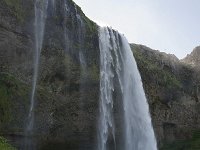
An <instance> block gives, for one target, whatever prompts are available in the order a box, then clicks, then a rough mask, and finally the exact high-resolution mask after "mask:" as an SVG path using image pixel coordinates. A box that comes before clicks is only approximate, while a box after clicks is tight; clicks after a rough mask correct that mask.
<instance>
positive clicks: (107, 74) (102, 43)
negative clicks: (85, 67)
mask: <svg viewBox="0 0 200 150" xmlns="http://www.w3.org/2000/svg"><path fill="white" fill-rule="evenodd" d="M99 47H100V104H99V107H100V118H99V127H98V130H99V132H98V134H99V135H98V150H106V149H107V145H108V143H107V142H108V136H109V134H112V136H113V140H114V143H115V130H114V119H113V97H112V96H113V90H114V87H113V78H114V74H113V71H112V65H113V59H112V57H111V45H110V35H109V30H108V29H107V28H100V29H99Z"/></svg>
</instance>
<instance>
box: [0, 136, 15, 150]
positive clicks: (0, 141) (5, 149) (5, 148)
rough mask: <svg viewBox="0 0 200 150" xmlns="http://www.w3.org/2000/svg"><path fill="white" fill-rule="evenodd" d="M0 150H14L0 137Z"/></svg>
mask: <svg viewBox="0 0 200 150" xmlns="http://www.w3.org/2000/svg"><path fill="white" fill-rule="evenodd" d="M0 149H1V150H16V149H15V148H14V147H12V146H11V145H10V144H8V142H7V140H6V139H5V138H3V137H0Z"/></svg>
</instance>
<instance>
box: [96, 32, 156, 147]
mask: <svg viewBox="0 0 200 150" xmlns="http://www.w3.org/2000/svg"><path fill="white" fill-rule="evenodd" d="M99 45H100V56H101V66H100V71H101V79H100V119H99V124H100V125H99V141H98V149H99V150H106V149H109V148H108V147H107V146H106V145H107V144H108V143H107V142H108V135H109V133H112V135H113V139H114V140H115V136H114V135H115V128H114V126H115V125H114V121H113V120H114V119H113V98H112V94H113V92H112V91H113V90H114V86H113V78H114V77H117V78H118V80H119V84H120V89H121V90H122V103H123V108H124V110H123V113H124V115H123V116H124V120H121V121H122V122H123V121H124V124H123V128H124V129H121V130H123V131H124V132H125V133H124V135H120V136H122V137H124V138H123V143H124V146H121V147H120V148H122V147H123V148H122V149H123V150H157V143H156V139H155V135H154V131H153V128H152V124H151V118H150V114H149V107H148V103H147V100H146V97H145V93H144V90H143V85H142V81H141V77H140V74H139V71H138V68H137V65H136V62H135V59H134V57H133V53H132V51H131V48H130V46H129V43H128V41H127V40H126V38H125V37H124V36H123V35H121V34H119V33H117V32H114V31H113V30H112V29H109V28H100V29H99ZM113 60H115V61H113ZM116 149H119V148H116Z"/></svg>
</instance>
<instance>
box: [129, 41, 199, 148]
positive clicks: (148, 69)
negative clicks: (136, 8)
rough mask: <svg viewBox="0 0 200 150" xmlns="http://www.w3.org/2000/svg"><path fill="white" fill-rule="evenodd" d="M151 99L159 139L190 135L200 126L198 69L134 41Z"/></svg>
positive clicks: (137, 59)
mask: <svg viewBox="0 0 200 150" xmlns="http://www.w3.org/2000/svg"><path fill="white" fill-rule="evenodd" d="M131 47H132V50H133V53H134V56H135V58H136V61H137V63H138V67H139V70H140V73H141V77H142V80H143V84H144V88H145V91H146V96H147V98H148V100H149V105H150V110H151V116H152V121H153V125H154V129H155V132H156V134H157V140H158V143H159V145H160V146H161V145H162V144H163V143H165V142H167V143H171V142H174V141H176V140H180V139H188V138H190V137H191V136H192V132H193V131H195V130H199V129H200V126H199V123H200V122H199V121H200V117H199V106H200V102H199V96H200V95H199V92H198V89H199V84H198V83H199V78H197V77H198V75H199V71H198V70H196V69H195V68H194V67H191V66H189V65H187V64H185V63H182V62H181V61H179V60H178V59H177V58H176V57H175V56H174V55H169V54H166V53H161V52H159V51H155V50H152V49H150V48H148V47H145V46H142V45H135V44H132V45H131Z"/></svg>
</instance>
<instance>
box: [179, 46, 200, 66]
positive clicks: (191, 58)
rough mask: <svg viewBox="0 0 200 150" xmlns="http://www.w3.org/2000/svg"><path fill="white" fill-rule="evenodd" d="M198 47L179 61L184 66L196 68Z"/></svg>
mask: <svg viewBox="0 0 200 150" xmlns="http://www.w3.org/2000/svg"><path fill="white" fill-rule="evenodd" d="M199 56H200V46H198V47H196V48H195V49H194V50H193V51H192V53H191V54H188V55H187V56H186V57H185V58H184V59H182V60H181V61H182V62H183V63H185V64H189V65H191V66H193V67H198V64H199V63H200V58H199Z"/></svg>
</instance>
